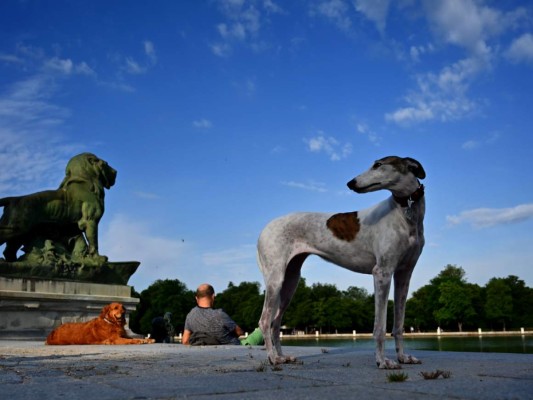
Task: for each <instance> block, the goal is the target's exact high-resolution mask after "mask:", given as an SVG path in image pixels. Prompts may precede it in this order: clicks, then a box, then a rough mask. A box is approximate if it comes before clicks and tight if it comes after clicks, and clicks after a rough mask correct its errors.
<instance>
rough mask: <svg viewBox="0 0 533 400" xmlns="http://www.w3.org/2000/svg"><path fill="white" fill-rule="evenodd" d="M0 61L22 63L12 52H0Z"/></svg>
mask: <svg viewBox="0 0 533 400" xmlns="http://www.w3.org/2000/svg"><path fill="white" fill-rule="evenodd" d="M0 61H2V62H7V63H14V64H22V63H23V60H22V59H21V58H19V57H17V56H15V55H12V54H4V53H0Z"/></svg>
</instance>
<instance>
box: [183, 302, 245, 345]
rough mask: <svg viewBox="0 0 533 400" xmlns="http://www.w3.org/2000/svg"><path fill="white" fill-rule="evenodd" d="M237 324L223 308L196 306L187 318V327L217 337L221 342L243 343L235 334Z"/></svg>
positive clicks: (189, 329) (192, 330)
mask: <svg viewBox="0 0 533 400" xmlns="http://www.w3.org/2000/svg"><path fill="white" fill-rule="evenodd" d="M236 327H237V324H236V323H235V321H233V320H232V319H231V318H230V316H229V315H228V314H226V313H225V312H224V310H222V309H221V308H217V309H213V308H202V307H198V306H196V307H194V308H193V309H192V310H191V311H190V312H189V314H187V318H185V329H186V330H188V331H191V332H192V333H194V332H204V333H207V334H209V335H210V336H213V337H216V338H217V339H218V341H219V342H220V344H239V345H240V344H241V342H240V341H239V338H238V337H237V335H236V334H235V328H236Z"/></svg>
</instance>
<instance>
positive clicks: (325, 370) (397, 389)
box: [0, 341, 533, 400]
mask: <svg viewBox="0 0 533 400" xmlns="http://www.w3.org/2000/svg"><path fill="white" fill-rule="evenodd" d="M284 351H285V353H287V354H291V355H295V356H297V357H298V360H299V361H300V363H298V364H287V365H282V366H276V367H273V366H271V365H269V364H268V363H267V362H266V352H265V349H264V348H263V347H261V346H257V347H246V346H209V347H190V346H184V345H181V344H151V345H139V346H136V345H130V346H46V345H45V344H43V343H41V342H31V341H0V397H1V398H5V399H10V400H22V399H29V398H32V399H35V398H36V399H69V400H70V399H73V400H77V399H89V398H90V399H97V400H107V399H119V400H120V399H124V400H126V399H132V400H133V399H161V400H163V399H182V398H183V399H250V398H254V399H275V400H281V399H296V400H298V399H315V398H316V399H323V398H346V399H350V398H358V399H365V398H371V397H372V398H376V397H377V396H379V397H378V398H385V399H403V398H405V399H407V398H408V399H480V400H481V399H483V400H486V399H532V398H533V356H532V355H530V354H505V353H460V352H435V351H414V352H413V355H415V356H416V357H417V358H420V359H422V362H423V364H421V365H405V366H403V369H402V370H401V372H403V373H405V374H407V375H408V378H407V380H406V381H404V382H389V379H388V376H387V375H388V374H390V373H391V371H385V370H379V369H377V368H376V366H375V362H374V355H373V353H372V351H369V350H358V349H353V348H319V347H293V346H291V347H289V346H285V347H284ZM390 356H392V354H390ZM436 370H442V371H446V372H449V373H450V377H449V378H448V379H444V378H443V377H439V378H438V379H433V380H427V379H424V377H423V376H422V375H421V372H432V371H436ZM395 372H398V371H395Z"/></svg>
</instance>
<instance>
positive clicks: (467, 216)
mask: <svg viewBox="0 0 533 400" xmlns="http://www.w3.org/2000/svg"><path fill="white" fill-rule="evenodd" d="M531 218H533V203H529V204H520V205H518V206H515V207H510V208H476V209H474V210H468V211H463V212H461V213H460V214H459V215H451V216H447V217H446V220H447V221H448V222H449V223H450V224H451V225H458V224H462V223H468V224H470V225H472V226H474V227H475V228H487V227H490V226H494V225H502V224H510V223H516V222H522V221H525V220H528V219H531Z"/></svg>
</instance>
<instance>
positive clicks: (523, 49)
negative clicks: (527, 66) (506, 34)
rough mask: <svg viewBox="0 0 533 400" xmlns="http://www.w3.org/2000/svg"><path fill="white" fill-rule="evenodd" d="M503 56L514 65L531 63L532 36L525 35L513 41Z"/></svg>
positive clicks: (532, 61)
mask: <svg viewBox="0 0 533 400" xmlns="http://www.w3.org/2000/svg"><path fill="white" fill-rule="evenodd" d="M505 56H506V57H507V58H508V59H509V60H510V61H511V62H514V63H519V62H526V63H533V35H531V34H530V33H526V34H524V35H522V36H520V37H519V38H517V39H515V40H513V43H511V46H510V47H509V49H508V50H507V51H506V52H505Z"/></svg>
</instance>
